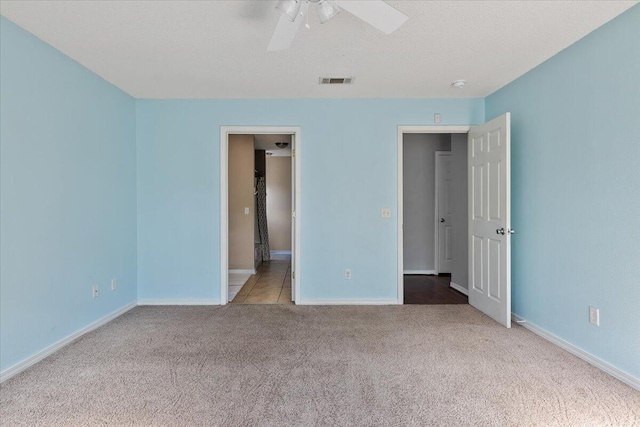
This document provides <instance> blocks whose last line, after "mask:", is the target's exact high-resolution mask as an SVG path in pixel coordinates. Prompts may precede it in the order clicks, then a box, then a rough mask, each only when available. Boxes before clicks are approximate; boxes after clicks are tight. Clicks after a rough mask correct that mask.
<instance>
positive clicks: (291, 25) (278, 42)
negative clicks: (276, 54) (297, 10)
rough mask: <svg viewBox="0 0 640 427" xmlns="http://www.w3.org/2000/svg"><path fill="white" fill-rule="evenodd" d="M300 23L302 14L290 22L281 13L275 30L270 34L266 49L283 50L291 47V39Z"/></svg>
mask: <svg viewBox="0 0 640 427" xmlns="http://www.w3.org/2000/svg"><path fill="white" fill-rule="evenodd" d="M301 23H302V16H300V15H298V16H296V19H295V21H293V22H291V21H289V20H288V19H287V17H286V16H284V15H281V16H280V20H279V21H278V25H276V30H275V31H274V32H273V35H272V36H271V41H270V42H269V46H268V47H267V50H268V51H270V52H271V51H276V50H285V49H289V48H290V47H291V43H293V39H294V38H295V37H296V33H297V32H298V28H300V24H301Z"/></svg>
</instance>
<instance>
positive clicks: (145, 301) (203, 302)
mask: <svg viewBox="0 0 640 427" xmlns="http://www.w3.org/2000/svg"><path fill="white" fill-rule="evenodd" d="M138 305H220V300H218V299H213V298H201V299H139V300H138Z"/></svg>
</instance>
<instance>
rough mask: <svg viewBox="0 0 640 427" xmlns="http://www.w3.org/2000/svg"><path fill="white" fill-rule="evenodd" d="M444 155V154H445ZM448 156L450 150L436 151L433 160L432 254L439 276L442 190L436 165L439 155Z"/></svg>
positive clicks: (438, 169)
mask: <svg viewBox="0 0 640 427" xmlns="http://www.w3.org/2000/svg"><path fill="white" fill-rule="evenodd" d="M445 153H446V154H445ZM443 154H445V155H448V156H451V150H449V151H436V158H435V180H434V184H435V192H434V196H435V197H434V200H433V206H434V208H435V216H434V219H435V224H434V227H435V228H434V234H433V235H434V237H435V238H434V239H433V240H434V244H435V245H434V247H435V250H434V252H433V269H434V270H435V272H436V275H437V274H440V237H441V236H440V200H438V198H439V197H440V191H441V190H442V189H441V188H440V184H439V182H440V181H439V172H440V166H439V165H438V157H439V156H440V155H443Z"/></svg>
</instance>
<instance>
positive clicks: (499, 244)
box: [398, 113, 515, 328]
mask: <svg viewBox="0 0 640 427" xmlns="http://www.w3.org/2000/svg"><path fill="white" fill-rule="evenodd" d="M412 134H428V135H433V134H438V135H439V134H451V135H453V136H452V137H451V138H452V140H453V138H455V136H456V135H457V134H463V135H466V153H467V161H466V162H465V163H466V171H467V196H468V198H467V226H468V228H467V233H466V234H467V235H466V239H468V240H467V248H466V253H467V260H468V261H467V262H468V264H467V270H466V272H467V276H466V277H467V279H466V283H465V284H466V286H463V284H461V283H456V282H454V281H453V280H456V279H455V276H452V279H451V281H450V282H449V287H450V288H452V289H456V290H458V291H460V292H461V293H464V291H465V289H464V288H466V292H467V296H468V298H469V300H468V301H469V304H470V305H472V306H473V307H475V308H476V309H478V310H480V311H481V312H483V313H484V314H486V315H487V316H489V317H491V318H492V319H494V320H495V321H497V322H498V323H500V324H502V325H504V326H505V327H507V328H510V327H511V239H512V235H513V233H515V230H514V229H513V228H512V226H511V158H510V156H511V154H510V153H511V113H505V114H503V115H501V116H498V117H496V118H494V119H492V120H489V121H488V122H486V123H483V124H480V125H476V126H398V303H400V304H402V303H404V293H405V286H404V278H405V274H404V273H405V263H404V249H405V248H404V236H405V234H406V231H405V230H404V221H405V217H404V181H405V177H404V170H403V169H404V159H405V155H404V145H405V144H404V142H405V138H406V137H407V136H409V135H412ZM434 154H435V153H434ZM460 167H462V165H460ZM434 169H435V166H434ZM434 204H435V200H434ZM434 212H435V209H434ZM434 217H435V218H438V216H437V215H434ZM435 218H434V219H435ZM440 219H442V217H439V218H438V221H440ZM455 230H456V227H455V224H454V226H453V236H454V237H453V241H454V242H455V240H456V239H455V233H456V232H455ZM459 234H460V233H459ZM462 234H464V233H462ZM434 246H435V244H434ZM458 247H459V248H460V249H461V250H462V251H464V248H463V245H459V246H458ZM453 252H455V249H454V250H453ZM434 256H435V255H434ZM453 260H454V264H455V254H454V255H453ZM434 265H435V259H434ZM437 268H438V267H434V274H435V273H436V272H437V271H436V270H435V269H437ZM453 271H454V272H455V267H454V269H453ZM454 274H455V273H454ZM456 285H460V286H458V287H457V288H456ZM429 303H431V302H429Z"/></svg>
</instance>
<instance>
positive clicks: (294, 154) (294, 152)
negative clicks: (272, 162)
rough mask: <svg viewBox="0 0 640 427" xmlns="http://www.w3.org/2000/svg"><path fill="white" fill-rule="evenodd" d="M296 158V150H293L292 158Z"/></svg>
mask: <svg viewBox="0 0 640 427" xmlns="http://www.w3.org/2000/svg"><path fill="white" fill-rule="evenodd" d="M295 156H296V149H295V148H294V149H292V150H291V157H295Z"/></svg>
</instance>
